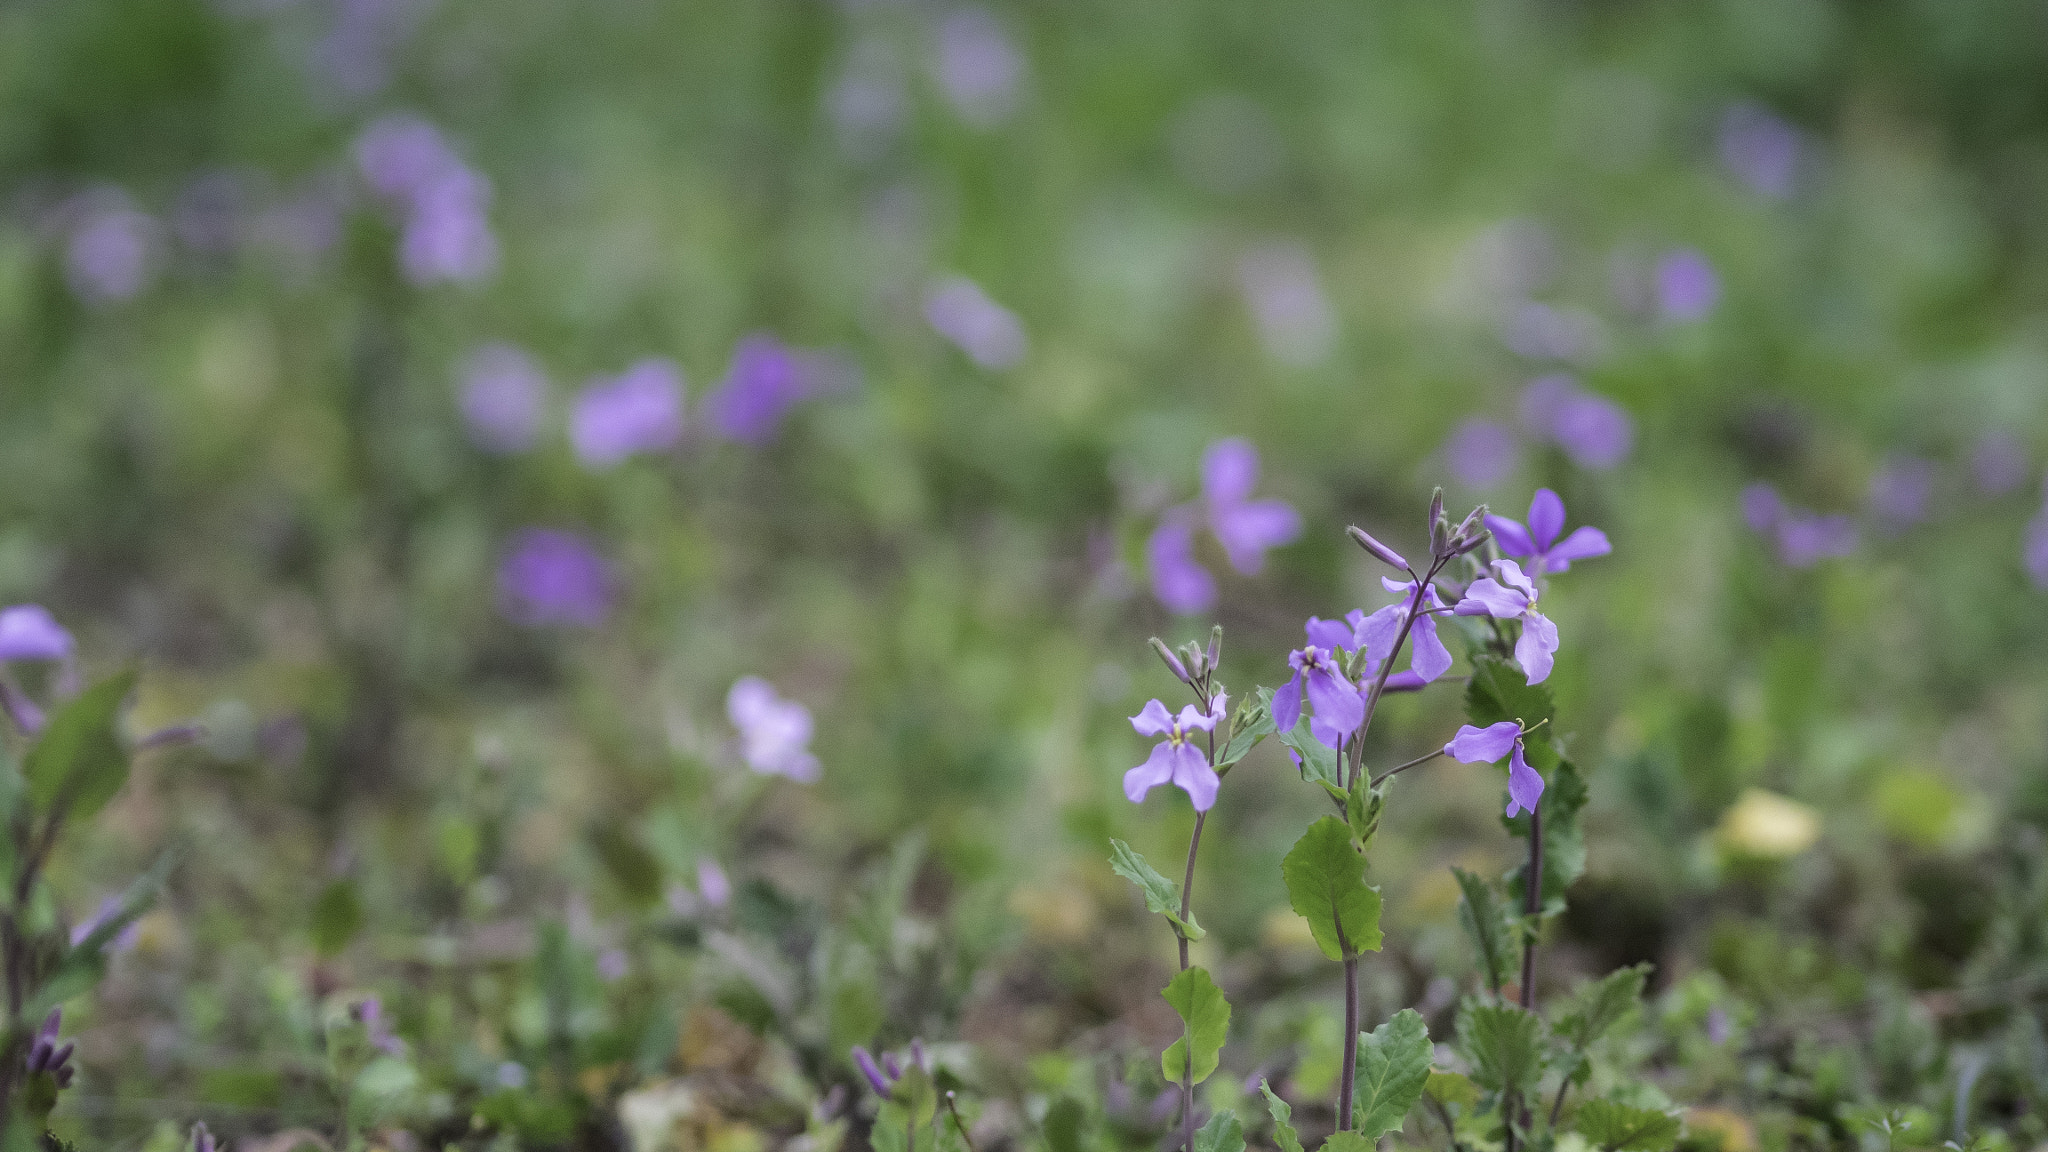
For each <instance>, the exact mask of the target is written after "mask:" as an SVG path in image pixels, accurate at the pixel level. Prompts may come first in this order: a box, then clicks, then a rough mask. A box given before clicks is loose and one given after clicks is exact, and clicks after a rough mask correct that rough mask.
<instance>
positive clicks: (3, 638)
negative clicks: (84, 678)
mask: <svg viewBox="0 0 2048 1152" xmlns="http://www.w3.org/2000/svg"><path fill="white" fill-rule="evenodd" d="M72 647H73V643H72V639H71V633H69V632H66V631H65V630H64V627H63V625H61V624H59V623H57V619H56V617H54V616H51V615H50V610H49V609H47V608H45V607H43V606H42V605H40V604H16V605H14V606H13V607H12V608H4V609H0V661H9V660H63V659H65V658H67V657H69V656H70V655H71V650H72Z"/></svg>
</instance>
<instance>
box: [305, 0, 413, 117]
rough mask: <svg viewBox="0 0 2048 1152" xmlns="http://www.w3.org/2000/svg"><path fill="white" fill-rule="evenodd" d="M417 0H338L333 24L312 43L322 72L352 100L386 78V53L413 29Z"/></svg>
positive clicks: (388, 76)
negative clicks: (315, 42) (316, 41)
mask: <svg viewBox="0 0 2048 1152" xmlns="http://www.w3.org/2000/svg"><path fill="white" fill-rule="evenodd" d="M424 7H425V5H424V4H423V3H422V2H421V0H339V2H338V3H336V4H335V5H334V6H333V11H334V23H333V25H332V26H331V27H330V28H329V29H328V30H327V32H326V33H325V34H324V35H323V36H321V38H320V40H319V42H318V43H317V44H315V45H314V48H313V64H314V67H315V69H316V70H317V71H318V72H319V74H320V75H321V77H322V78H323V79H325V80H326V81H327V82H328V83H330V84H332V85H334V87H335V88H336V89H337V90H338V91H339V92H340V93H341V94H342V95H343V96H346V97H348V98H350V99H352V100H360V99H363V98H365V97H369V96H374V95H376V94H377V93H378V92H381V91H383V90H384V88H385V87H386V86H387V85H388V84H390V82H391V57H392V55H393V54H394V53H395V52H396V51H397V50H398V48H399V47H400V46H401V45H402V44H403V43H404V42H405V39H406V36H407V35H408V34H409V33H410V32H411V31H412V26H413V24H414V23H415V22H416V20H417V17H418V14H419V12H420V10H421V9H422V8H424Z"/></svg>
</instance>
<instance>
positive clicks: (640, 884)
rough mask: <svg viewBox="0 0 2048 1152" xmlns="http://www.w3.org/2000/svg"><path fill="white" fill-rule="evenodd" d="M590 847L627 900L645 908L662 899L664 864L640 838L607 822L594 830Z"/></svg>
mask: <svg viewBox="0 0 2048 1152" xmlns="http://www.w3.org/2000/svg"><path fill="white" fill-rule="evenodd" d="M590 844H591V847H592V848H595V849H596V850H597V858H598V860H599V861H600V862H602V863H603V864H604V870H605V871H606V872H607V873H608V874H610V876H611V878H612V882H613V883H615V884H617V885H618V886H619V891H620V892H621V893H623V894H624V895H625V897H626V899H628V900H630V901H632V902H633V903H634V904H637V905H639V906H641V907H643V908H644V907H647V906H648V905H650V904H653V903H654V902H655V901H657V900H660V899H661V861H659V860H657V859H655V856H654V853H652V852H649V851H648V850H647V846H646V845H644V844H642V843H641V842H640V839H639V837H637V836H634V835H633V834H632V833H631V832H628V831H626V830H625V829H623V828H621V827H619V826H618V825H617V824H611V823H607V824H600V825H598V826H597V827H596V828H595V829H593V830H592V832H591V836H590Z"/></svg>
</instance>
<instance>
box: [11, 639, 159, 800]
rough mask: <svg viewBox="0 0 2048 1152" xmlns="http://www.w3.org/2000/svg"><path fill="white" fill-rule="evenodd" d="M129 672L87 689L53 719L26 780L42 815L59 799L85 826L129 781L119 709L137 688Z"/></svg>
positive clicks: (33, 752) (27, 764)
mask: <svg viewBox="0 0 2048 1152" xmlns="http://www.w3.org/2000/svg"><path fill="white" fill-rule="evenodd" d="M135 676H136V672H135V669H134V668H127V669H124V670H122V671H120V672H116V673H115V674H114V675H112V676H109V677H107V678H106V679H105V680H102V681H100V682H99V683H97V684H95V685H93V686H92V687H90V688H87V689H86V690H85V691H83V692H81V693H79V694H78V695H77V696H75V697H73V698H72V699H71V701H70V702H69V703H67V704H65V705H64V706H63V707H61V708H59V709H57V711H56V713H55V714H54V715H52V716H51V717H50V723H49V726H48V727H46V728H44V729H43V735H42V738H41V739H39V740H37V741H36V744H35V747H33V748H30V749H29V750H28V758H27V759H26V760H24V761H23V762H22V769H21V771H22V776H23V778H24V779H26V780H27V781H28V792H29V798H30V799H32V800H34V801H35V802H36V804H37V805H39V806H40V807H42V808H44V809H46V810H47V809H49V808H51V807H52V806H54V805H55V804H56V803H57V802H58V801H59V799H60V798H61V799H63V800H65V801H67V802H68V804H69V807H68V808H67V810H66V811H67V813H68V814H69V815H70V816H71V818H73V819H78V820H83V819H86V818H88V817H90V816H91V815H92V814H93V813H95V812H98V811H99V810H100V809H101V808H103V807H105V806H106V803H107V801H109V800H112V799H113V798H114V794H115V793H116V792H119V791H120V790H121V785H122V784H123V783H125V782H126V781H127V779H128V750H127V749H126V748H125V747H123V746H122V743H121V732H120V722H121V704H122V702H123V701H125V700H127V698H128V693H129V692H130V691H132V690H133V689H134V687H135Z"/></svg>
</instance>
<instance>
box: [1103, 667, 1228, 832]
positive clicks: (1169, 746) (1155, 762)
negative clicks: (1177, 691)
mask: <svg viewBox="0 0 2048 1152" xmlns="http://www.w3.org/2000/svg"><path fill="white" fill-rule="evenodd" d="M1225 704H1226V700H1225V698H1224V695H1223V693H1221V692H1218V693H1217V694H1216V695H1215V697H1214V698H1212V699H1211V701H1210V707H1209V712H1208V714H1207V715H1203V714H1202V712H1201V711H1200V710H1198V709H1197V708H1196V707H1195V706H1194V705H1193V704H1189V705H1187V706H1186V707H1184V708H1182V709H1181V710H1180V715H1179V716H1174V715H1172V714H1170V713H1169V712H1167V710H1166V705H1164V704H1161V703H1160V702H1159V701H1157V700H1148V701H1146V703H1145V707H1144V709H1143V710H1142V711H1140V712H1139V713H1138V714H1137V715H1136V716H1133V717H1131V727H1132V728H1135V729H1137V732H1138V735H1140V736H1163V737H1165V739H1163V740H1161V741H1160V742H1159V743H1157V744H1155V745H1153V746H1152V755H1151V756H1149V757H1147V758H1146V759H1145V762H1144V763H1143V764H1140V765H1138V766H1137V767H1136V768H1133V769H1131V770H1130V771H1129V772H1126V773H1124V795H1125V796H1127V797H1129V798H1130V801H1131V803H1133V804H1141V803H1143V802H1144V800H1145V794H1146V793H1147V792H1150V791H1151V790H1152V789H1154V788H1156V787H1158V786H1159V785H1161V784H1171V785H1173V786H1174V787H1176V788H1179V789H1180V790H1181V791H1183V792H1186V793H1187V794H1188V799H1189V800H1192V801H1193V802H1194V805H1195V811H1197V812H1207V811H1208V810H1209V809H1210V807H1211V806H1212V805H1214V804H1215V803H1216V789H1217V788H1218V787H1219V786H1220V785H1221V784H1222V779H1221V778H1220V777H1218V776H1217V775H1216V770H1215V769H1214V768H1211V767H1209V758H1208V757H1207V756H1204V755H1203V754H1202V750H1201V749H1200V748H1197V747H1196V746H1195V741H1194V734H1195V733H1196V732H1197V731H1201V732H1214V731H1215V730H1216V725H1217V724H1218V723H1219V722H1221V721H1222V719H1223V717H1224V715H1225V713H1224V706H1225Z"/></svg>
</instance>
